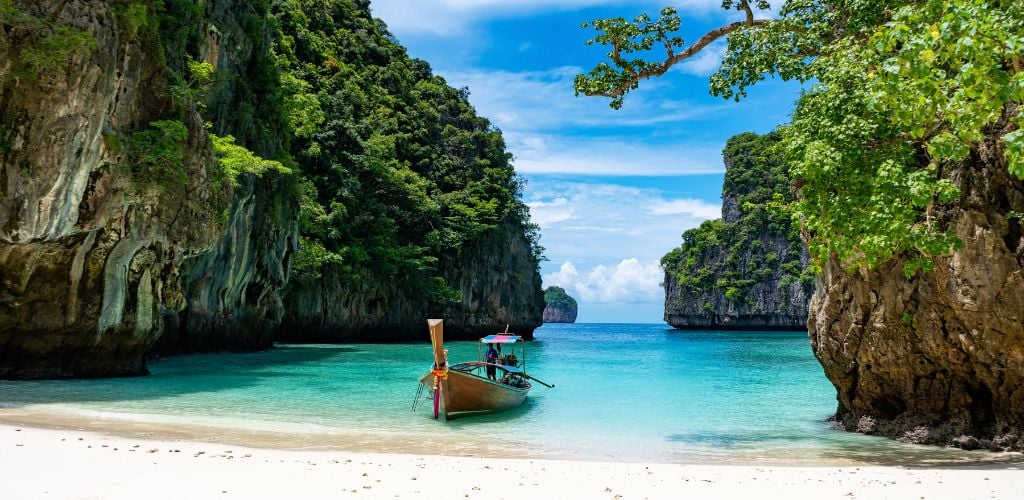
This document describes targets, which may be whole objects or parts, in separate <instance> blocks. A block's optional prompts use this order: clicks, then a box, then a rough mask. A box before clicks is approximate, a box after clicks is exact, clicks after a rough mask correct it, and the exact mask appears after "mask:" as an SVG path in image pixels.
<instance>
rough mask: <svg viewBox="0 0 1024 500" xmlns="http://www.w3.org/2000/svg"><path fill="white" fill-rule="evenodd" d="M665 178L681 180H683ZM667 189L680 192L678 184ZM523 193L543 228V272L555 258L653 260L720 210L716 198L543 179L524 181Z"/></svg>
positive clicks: (591, 264) (592, 264)
mask: <svg viewBox="0 0 1024 500" xmlns="http://www.w3.org/2000/svg"><path fill="white" fill-rule="evenodd" d="M666 182H674V183H685V178H674V179H672V180H670V181H666ZM669 187H671V188H682V189H683V190H685V186H682V185H678V184H677V185H675V186H666V188H669ZM525 196H526V198H525V199H526V203H527V205H529V206H530V213H531V217H532V219H533V221H534V222H536V223H538V224H539V225H540V226H541V229H542V231H541V245H543V246H544V247H545V249H546V250H545V255H546V256H547V257H548V258H549V259H551V263H547V264H546V265H545V266H544V267H545V268H546V269H548V270H550V268H551V265H552V263H554V262H572V263H574V264H573V265H576V266H582V267H584V268H596V266H598V265H599V264H605V265H606V266H607V265H608V263H610V262H619V261H621V260H622V259H624V258H626V257H632V258H635V259H637V260H638V261H640V262H658V261H659V260H660V259H661V257H662V256H663V255H665V254H666V253H667V252H668V251H669V250H671V249H672V248H675V247H676V246H678V245H679V244H680V243H681V242H682V241H681V239H680V234H682V232H683V231H685V230H686V229H690V228H693V227H697V226H699V225H700V223H701V222H703V221H705V220H707V219H711V218H717V217H719V216H720V213H721V203H720V202H710V201H704V200H698V199H694V198H691V197H680V196H671V195H668V194H666V192H665V191H662V190H659V189H653V188H639V187H632V186H625V185H619V184H611V183H587V182H567V181H560V180H555V179H550V178H545V179H544V182H538V183H536V184H534V183H528V184H527V185H526V195H525ZM609 269H610V268H606V271H607V270H609ZM567 272H568V271H567Z"/></svg>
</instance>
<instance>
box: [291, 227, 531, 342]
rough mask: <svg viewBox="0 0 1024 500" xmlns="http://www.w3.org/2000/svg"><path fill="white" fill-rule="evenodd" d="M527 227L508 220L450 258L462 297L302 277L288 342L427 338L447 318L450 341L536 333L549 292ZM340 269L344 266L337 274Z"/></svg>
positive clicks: (294, 293)
mask: <svg viewBox="0 0 1024 500" xmlns="http://www.w3.org/2000/svg"><path fill="white" fill-rule="evenodd" d="M532 251H533V250H532V248H531V245H530V243H529V241H527V239H526V238H525V237H524V236H523V228H522V227H519V226H518V225H517V224H511V223H506V224H504V225H502V226H501V227H499V229H498V230H497V231H495V233H494V234H493V235H491V237H489V238H486V239H485V240H484V241H482V242H481V243H480V244H479V245H477V246H476V247H474V248H467V249H464V251H463V253H462V254H460V255H459V256H452V258H451V259H449V260H448V261H446V262H444V263H443V264H442V265H443V274H444V277H445V280H446V281H447V282H448V283H450V284H451V286H453V287H454V288H455V289H456V290H457V291H458V299H457V300H454V301H451V302H448V303H444V304H439V303H432V302H431V301H429V300H424V298H423V297H422V296H420V295H419V293H418V291H417V290H415V289H409V288H406V287H404V286H403V283H401V282H391V283H388V282H380V281H374V282H366V283H363V284H360V285H355V284H353V283H350V282H346V281H345V280H343V279H340V277H339V276H338V275H335V274H329V275H325V276H324V277H323V278H320V279H316V280H309V279H302V278H299V279H296V280H294V281H293V282H292V283H291V284H290V285H289V287H288V292H287V295H286V296H285V311H286V313H285V314H286V315H285V318H284V321H283V323H282V325H281V329H280V338H281V339H282V340H285V341H300V342H338V341H354V340H371V341H392V340H415V339H423V338H424V337H423V336H424V335H425V333H424V332H425V331H426V322H425V321H424V319H425V318H427V317H440V318H445V338H448V339H452V340H458V339H463V340H468V339H476V338H479V337H481V336H484V335H489V334H492V333H495V332H499V331H504V330H505V326H506V325H509V326H510V330H511V331H513V332H515V333H517V334H519V335H523V336H525V337H526V338H532V336H533V331H534V329H536V328H537V326H539V325H540V323H541V317H540V313H541V311H542V310H543V304H544V297H543V295H542V294H541V292H540V275H539V273H537V271H536V268H535V267H534V265H533V258H534V257H533V254H532ZM335 272H336V271H335Z"/></svg>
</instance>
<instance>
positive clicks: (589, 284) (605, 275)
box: [544, 258, 663, 304]
mask: <svg viewBox="0 0 1024 500" xmlns="http://www.w3.org/2000/svg"><path fill="white" fill-rule="evenodd" d="M662 276H663V273H662V270H661V267H660V266H659V265H658V263H657V262H651V263H647V264H644V263H641V262H640V261H639V260H638V259H635V258H628V259H623V260H622V261H620V262H619V263H618V264H617V265H615V266H614V267H611V268H609V267H606V266H605V265H603V264H599V265H597V266H595V267H594V268H592V269H591V270H590V271H589V272H587V273H580V272H579V271H578V270H577V269H576V266H574V265H573V264H572V262H568V261H567V262H565V263H563V264H562V267H561V268H560V269H559V270H558V272H554V273H550V274H548V275H545V276H544V286H552V285H555V286H561V287H562V288H565V289H566V291H567V292H568V293H569V295H573V296H574V297H576V298H578V299H580V301H581V302H583V303H597V304H615V303H647V302H652V301H657V300H660V298H661V294H662V291H661V281H662Z"/></svg>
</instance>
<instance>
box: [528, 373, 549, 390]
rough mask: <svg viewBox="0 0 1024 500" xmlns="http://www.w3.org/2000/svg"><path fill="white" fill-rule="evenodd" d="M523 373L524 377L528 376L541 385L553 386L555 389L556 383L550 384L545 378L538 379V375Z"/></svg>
mask: <svg viewBox="0 0 1024 500" xmlns="http://www.w3.org/2000/svg"><path fill="white" fill-rule="evenodd" d="M521 375H522V376H524V377H526V378H528V379H530V380H532V381H534V382H537V383H539V384H540V385H543V386H544V387H550V388H552V389H554V388H555V384H549V383H547V382H544V381H543V380H540V379H538V378H536V377H533V376H530V375H527V374H525V373H522V374H521Z"/></svg>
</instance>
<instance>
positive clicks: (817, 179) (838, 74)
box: [575, 0, 1024, 275]
mask: <svg viewBox="0 0 1024 500" xmlns="http://www.w3.org/2000/svg"><path fill="white" fill-rule="evenodd" d="M722 7H723V8H726V9H737V10H739V11H741V12H743V14H744V20H742V21H737V22H734V23H731V24H727V25H725V26H722V27H720V28H718V29H715V30H712V31H710V32H708V33H707V34H705V35H704V36H703V37H701V38H700V39H698V40H697V41H696V42H694V43H692V44H690V45H689V46H686V45H685V43H684V41H683V39H682V38H681V37H679V36H677V34H676V32H677V31H678V29H679V27H680V24H681V20H680V18H679V16H678V15H677V13H676V11H675V9H672V8H666V9H664V10H662V12H661V17H660V18H659V19H657V20H654V21H652V20H651V18H650V17H649V16H647V15H641V16H639V17H637V18H635V19H633V20H632V21H628V20H625V19H623V18H614V19H606V20H598V21H593V22H591V23H586V24H584V27H587V26H592V27H593V28H594V29H596V30H597V31H598V35H597V36H596V37H595V38H594V39H593V40H591V41H590V43H591V44H593V43H598V44H602V45H607V46H609V47H610V49H611V50H610V52H609V53H608V57H609V59H610V64H609V63H607V62H606V63H601V64H599V65H598V66H597V67H596V68H594V69H593V70H592V71H591V72H589V73H588V74H585V75H578V76H577V78H576V82H575V88H576V93H577V95H579V94H585V95H594V96H605V97H609V98H611V99H612V101H611V105H612V107H615V108H617V107H619V106H620V105H621V103H622V98H623V96H625V95H626V94H627V93H628V92H629V91H631V90H633V89H636V88H637V87H638V85H639V83H640V82H641V81H642V80H644V79H647V78H651V77H656V76H660V75H662V74H664V73H665V72H666V71H667V70H668V69H669V68H670V67H672V66H673V65H675V64H677V63H679V62H681V61H683V60H685V59H687V58H689V57H691V56H693V55H694V54H696V53H698V52H699V51H700V50H701V49H703V48H704V47H706V46H707V45H708V44H709V43H711V42H713V41H714V40H716V39H719V38H722V37H727V38H728V50H727V52H726V54H725V57H724V59H723V61H722V65H721V67H720V68H719V70H718V71H717V72H716V73H715V74H714V75H713V76H712V77H711V92H712V94H715V95H719V96H722V97H724V98H736V99H739V98H741V97H743V96H744V95H745V94H744V91H745V89H746V87H747V86H749V85H752V84H754V83H756V82H758V81H760V80H763V79H764V78H765V76H775V75H778V76H780V77H782V78H784V79H796V80H799V81H810V80H813V81H815V82H816V83H815V84H814V85H813V86H812V87H811V89H810V90H809V91H807V92H805V93H804V94H802V95H801V97H800V98H799V100H798V101H797V105H796V110H795V112H794V115H793V121H792V123H790V124H789V125H787V126H785V127H782V129H781V133H782V137H783V140H782V148H783V151H784V154H785V157H786V160H787V163H788V164H789V165H790V166H791V167H790V168H791V173H792V176H793V180H794V183H795V185H796V187H798V188H799V189H800V193H801V196H800V197H799V199H798V200H796V201H794V202H793V203H791V204H790V205H789V207H790V208H791V209H792V210H793V213H794V216H796V217H798V218H799V220H800V222H801V224H802V225H803V227H804V228H806V230H807V232H808V235H809V241H808V244H809V249H810V251H811V254H812V256H813V258H814V262H815V264H816V265H817V266H821V265H823V264H824V263H825V262H826V261H827V260H828V259H829V258H836V259H837V260H838V261H839V262H840V263H842V264H843V265H845V266H846V267H848V268H851V269H852V268H862V267H866V268H871V267H874V266H876V265H878V264H879V263H881V262H885V261H887V260H889V259H891V258H893V257H894V256H899V255H906V256H907V257H909V260H908V263H907V265H906V266H905V268H904V271H905V273H907V274H908V275H912V274H913V273H915V272H916V271H918V270H921V269H924V270H928V269H930V268H931V267H932V266H933V261H932V258H933V257H935V256H937V255H940V254H944V253H947V252H949V251H950V250H951V249H953V248H954V247H956V246H958V245H960V244H961V243H960V242H959V241H958V240H957V239H956V237H955V236H953V235H952V234H951V233H950V232H949V231H947V229H948V228H947V227H945V225H944V224H945V223H946V222H947V221H945V220H943V219H942V217H941V216H940V213H939V210H938V208H939V207H941V206H942V205H943V204H945V203H948V202H951V201H953V200H955V199H957V198H958V197H959V191H958V190H957V188H956V187H955V186H954V184H953V182H952V181H951V180H950V178H949V175H950V174H949V171H950V167H951V166H954V165H956V164H958V163H960V162H963V161H965V160H968V159H970V158H977V153H978V150H979V148H982V147H984V145H985V144H986V143H991V144H995V145H996V148H997V149H1001V150H1002V152H1003V155H1004V156H1003V159H1004V161H1005V164H1006V168H1008V169H1009V170H1010V172H1011V173H1013V174H1014V175H1016V176H1017V177H1020V178H1024V130H1021V127H1020V126H1021V125H1022V123H1021V122H1022V121H1024V119H1022V117H1021V115H1020V113H1019V111H1018V109H1019V105H1020V104H1021V103H1022V102H1024V73H1022V72H1021V68H1022V66H1024V55H1022V54H1024V2H1020V1H1019V0H994V1H991V2H984V1H981V0H916V1H914V0H903V1H889V0H856V1H838V0H789V1H787V2H785V4H784V5H783V6H782V7H781V9H780V10H779V12H778V16H777V17H774V18H761V19H759V18H757V16H756V13H755V12H754V8H755V7H756V8H757V9H762V10H763V9H768V8H769V5H768V3H767V2H766V1H764V0H756V1H751V0H724V1H723V2H722ZM661 50H664V56H663V58H661V59H660V60H656V61H651V60H648V59H646V58H645V57H648V56H654V55H656V54H655V52H660V51H661Z"/></svg>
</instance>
